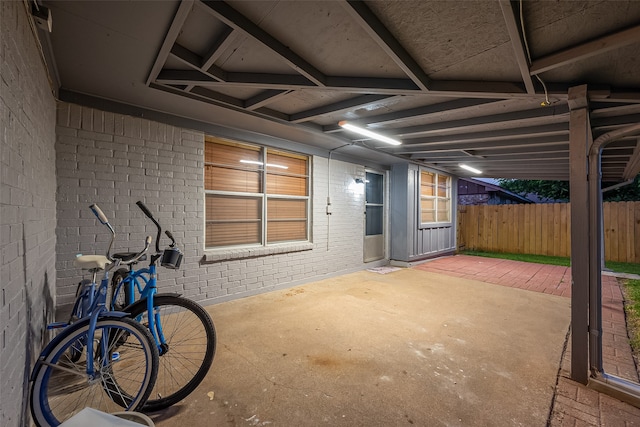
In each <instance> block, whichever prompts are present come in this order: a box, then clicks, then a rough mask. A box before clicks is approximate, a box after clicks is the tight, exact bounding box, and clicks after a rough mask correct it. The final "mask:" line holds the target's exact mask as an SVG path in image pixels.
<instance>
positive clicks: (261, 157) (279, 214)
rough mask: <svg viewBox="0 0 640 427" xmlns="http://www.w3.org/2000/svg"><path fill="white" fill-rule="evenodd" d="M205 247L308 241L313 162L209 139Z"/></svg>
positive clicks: (281, 153) (206, 145) (205, 164)
mask: <svg viewBox="0 0 640 427" xmlns="http://www.w3.org/2000/svg"><path fill="white" fill-rule="evenodd" d="M204 152H205V160H204V168H205V171H204V189H205V198H206V203H205V213H206V232H205V233H206V236H205V246H206V248H209V249H213V248H223V247H230V246H265V245H269V244H274V243H283V242H300V241H308V240H309V157H308V156H304V155H300V154H294V153H288V152H285V151H280V150H275V149H271V148H266V147H260V146H257V145H251V144H244V143H239V142H232V141H227V140H222V139H218V138H213V137H206V138H205V150H204Z"/></svg>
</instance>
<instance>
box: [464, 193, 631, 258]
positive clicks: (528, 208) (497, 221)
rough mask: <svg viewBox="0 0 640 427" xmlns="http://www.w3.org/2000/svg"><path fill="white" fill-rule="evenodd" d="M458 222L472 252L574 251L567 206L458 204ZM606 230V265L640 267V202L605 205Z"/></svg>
mask: <svg viewBox="0 0 640 427" xmlns="http://www.w3.org/2000/svg"><path fill="white" fill-rule="evenodd" d="M458 218H459V219H458V242H459V244H460V245H464V248H465V249H468V250H481V251H489V252H509V253H527V254H540V255H553V256H570V253H571V233H570V230H571V206H570V204H568V203H553V204H535V205H532V204H528V205H473V206H460V209H459V212H458ZM603 230H604V245H605V251H604V252H605V259H606V260H607V261H620V262H631V263H640V202H606V203H603ZM461 247H462V246H461Z"/></svg>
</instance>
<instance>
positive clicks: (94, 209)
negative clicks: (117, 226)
mask: <svg viewBox="0 0 640 427" xmlns="http://www.w3.org/2000/svg"><path fill="white" fill-rule="evenodd" d="M89 208H91V211H92V212H93V214H94V215H95V216H96V217H97V218H98V220H99V221H100V222H101V223H102V224H104V225H106V226H107V228H109V231H111V242H109V247H108V248H107V259H108V260H109V261H115V260H114V259H113V258H112V257H111V247H112V246H113V241H114V240H115V238H116V231H115V230H114V229H113V227H112V226H111V224H109V219H107V216H106V215H105V214H104V212H102V209H100V207H99V206H98V205H97V204H95V203H94V204H92V205H91V206H89Z"/></svg>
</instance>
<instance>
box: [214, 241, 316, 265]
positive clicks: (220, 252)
mask: <svg viewBox="0 0 640 427" xmlns="http://www.w3.org/2000/svg"><path fill="white" fill-rule="evenodd" d="M312 249H313V243H310V242H301V243H287V244H282V245H274V246H260V247H255V248H237V249H230V248H226V249H208V250H206V251H205V253H204V256H203V257H202V263H203V264H212V263H215V262H221V261H232V260H237V259H246V258H259V257H264V256H270V255H278V254H286V253H289V252H302V251H310V250H312Z"/></svg>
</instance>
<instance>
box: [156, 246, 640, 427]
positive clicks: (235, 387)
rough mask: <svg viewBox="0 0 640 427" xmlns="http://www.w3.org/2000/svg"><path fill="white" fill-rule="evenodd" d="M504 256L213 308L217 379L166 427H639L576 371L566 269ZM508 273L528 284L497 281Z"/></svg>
mask: <svg viewBox="0 0 640 427" xmlns="http://www.w3.org/2000/svg"><path fill="white" fill-rule="evenodd" d="M497 261H502V260H495V261H494V260H489V259H487V258H481V259H479V258H477V257H465V256H455V257H448V258H441V259H438V260H433V261H430V262H427V263H424V264H421V265H419V266H416V267H414V268H409V269H399V270H396V271H393V272H391V273H388V274H377V273H374V272H370V271H361V272H358V273H353V274H348V275H344V276H340V277H335V278H329V279H326V280H322V281H318V282H314V283H309V284H305V285H303V286H298V287H294V288H291V289H286V290H279V291H274V292H270V293H267V294H262V295H258V296H254V297H249V298H244V299H241V300H236V301H232V302H227V303H221V304H217V305H213V306H209V307H207V309H208V311H209V312H210V313H211V315H212V317H213V319H214V322H215V323H216V327H217V331H218V350H217V354H216V358H215V360H214V364H213V367H212V369H211V371H210V373H209V375H208V376H207V378H206V379H205V380H204V381H203V383H202V384H201V385H200V387H198V389H196V390H195V391H194V392H193V393H192V394H191V395H190V396H189V397H187V398H186V399H185V400H184V401H182V402H180V403H179V404H177V405H174V406H173V407H171V408H169V409H167V410H165V411H161V412H158V413H154V414H149V415H150V416H151V418H152V419H153V420H154V422H155V424H156V425H157V426H161V427H162V426H175V425H178V424H182V425H189V426H191V427H199V426H219V425H238V426H242V425H254V426H258V425H274V426H278V425H280V426H316V425H339V426H340V425H342V426H396V425H411V424H413V425H421V426H489V425H491V426H502V425H504V426H512V425H522V426H545V425H550V426H554V427H555V426H581V425H597V426H600V425H615V426H617V425H620V426H633V425H640V409H638V408H634V407H632V406H630V405H626V404H624V403H622V402H619V401H617V400H615V399H612V398H610V397H608V396H606V395H601V394H599V393H597V392H595V391H593V390H590V389H587V388H585V387H583V386H581V385H579V384H576V383H574V382H572V381H570V380H569V379H568V378H567V376H568V364H567V360H568V359H567V357H568V354H567V352H565V351H564V349H565V344H566V342H567V334H568V330H569V322H570V300H569V298H567V297H566V293H564V291H559V289H560V288H562V287H563V286H564V285H563V283H564V281H566V280H567V278H568V276H567V273H566V271H564V272H559V271H554V272H553V273H551V272H549V273H548V274H547V273H545V272H544V271H543V270H541V269H540V268H538V267H535V268H534V267H531V265H529V264H526V263H515V264H508V263H506V264H505V263H499V262H497ZM500 264H502V265H501V267H498V266H499V265H500ZM560 268H562V267H560ZM528 269H530V270H528ZM487 271H491V272H492V273H493V276H491V275H486V273H487ZM509 271H510V272H509ZM522 271H528V277H529V278H530V279H529V280H528V281H527V280H525V279H524V277H525V276H527V275H526V274H523V273H522ZM462 274H464V275H465V277H457V276H461V275H462ZM505 275H506V277H509V276H513V277H520V279H517V280H511V283H512V284H513V285H517V287H513V286H508V283H509V281H508V280H506V279H504V282H503V283H501V286H500V285H498V286H497V285H496V283H487V282H488V281H496V282H501V281H502V278H503V277H505ZM474 276H476V277H474ZM536 276H537V278H536V279H535V280H534V279H533V278H534V277H536ZM551 277H553V279H550V278H551ZM554 281H555V282H556V283H555V285H553V282H554ZM527 283H528V284H527ZM536 283H538V284H536ZM568 283H570V278H569V279H568ZM607 283H609V282H607ZM613 283H615V280H613ZM505 285H507V286H506V287H505ZM616 286H617V284H616ZM519 288H520V289H519ZM526 288H530V289H529V290H525V289H526ZM545 289H546V291H545ZM531 290H537V292H531ZM554 290H555V292H554ZM558 292H559V293H558ZM561 295H564V296H561ZM620 302H621V300H620ZM613 305H615V304H613ZM614 329H615V331H617V330H618V329H617V328H612V332H613V331H614ZM614 341H615V340H614ZM627 345H628V344H627ZM605 353H606V351H605ZM563 355H564V359H563ZM607 371H608V372H611V370H610V369H608V368H607ZM612 373H613V372H612Z"/></svg>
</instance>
